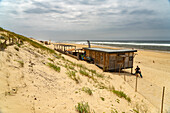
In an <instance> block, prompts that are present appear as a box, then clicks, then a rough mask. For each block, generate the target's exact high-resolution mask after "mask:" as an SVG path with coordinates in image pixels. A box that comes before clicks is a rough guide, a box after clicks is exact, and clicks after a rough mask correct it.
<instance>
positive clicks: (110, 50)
mask: <svg viewBox="0 0 170 113" xmlns="http://www.w3.org/2000/svg"><path fill="white" fill-rule="evenodd" d="M83 49H85V50H91V51H99V52H105V53H128V52H137V50H130V49H129V50H128V49H119V50H114V49H105V48H83Z"/></svg>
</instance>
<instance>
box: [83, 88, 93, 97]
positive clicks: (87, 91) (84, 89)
mask: <svg viewBox="0 0 170 113" xmlns="http://www.w3.org/2000/svg"><path fill="white" fill-rule="evenodd" d="M82 91H84V92H86V93H87V94H89V95H92V94H93V93H92V90H91V89H90V88H88V87H83V88H82Z"/></svg>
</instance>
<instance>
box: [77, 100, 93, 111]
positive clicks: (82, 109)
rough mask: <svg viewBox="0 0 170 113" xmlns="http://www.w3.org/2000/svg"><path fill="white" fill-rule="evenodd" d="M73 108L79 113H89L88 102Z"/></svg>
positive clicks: (80, 103)
mask: <svg viewBox="0 0 170 113" xmlns="http://www.w3.org/2000/svg"><path fill="white" fill-rule="evenodd" d="M75 108H76V111H77V112H79V113H91V111H90V107H89V105H88V102H79V103H78V105H77V106H75Z"/></svg>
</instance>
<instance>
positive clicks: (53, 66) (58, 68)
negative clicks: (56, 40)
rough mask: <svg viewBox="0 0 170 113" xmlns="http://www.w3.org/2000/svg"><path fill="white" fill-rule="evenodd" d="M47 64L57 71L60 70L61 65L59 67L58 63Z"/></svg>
mask: <svg viewBox="0 0 170 113" xmlns="http://www.w3.org/2000/svg"><path fill="white" fill-rule="evenodd" d="M47 64H48V66H49V67H50V68H52V69H54V70H55V71H57V72H60V67H59V66H56V65H54V64H52V63H47Z"/></svg>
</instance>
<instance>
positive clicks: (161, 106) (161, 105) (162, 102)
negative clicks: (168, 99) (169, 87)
mask: <svg viewBox="0 0 170 113" xmlns="http://www.w3.org/2000/svg"><path fill="white" fill-rule="evenodd" d="M164 92H165V86H164V87H163V92H162V104H161V113H163V104H164V94H165V93H164Z"/></svg>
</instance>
